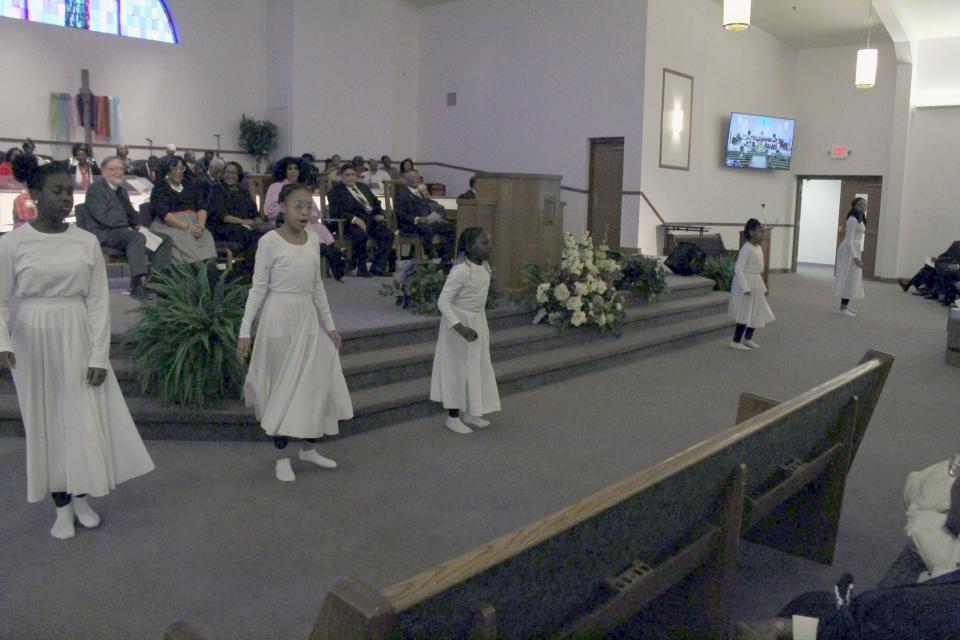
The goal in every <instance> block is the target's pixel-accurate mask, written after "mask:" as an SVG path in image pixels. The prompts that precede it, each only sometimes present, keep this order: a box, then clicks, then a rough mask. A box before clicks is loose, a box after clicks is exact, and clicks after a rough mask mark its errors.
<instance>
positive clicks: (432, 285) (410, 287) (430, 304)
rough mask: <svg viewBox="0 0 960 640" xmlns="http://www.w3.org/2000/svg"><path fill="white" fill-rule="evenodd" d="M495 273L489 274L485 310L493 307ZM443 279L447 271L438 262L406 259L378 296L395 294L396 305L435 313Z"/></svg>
mask: <svg viewBox="0 0 960 640" xmlns="http://www.w3.org/2000/svg"><path fill="white" fill-rule="evenodd" d="M495 276H496V273H495V272H494V273H492V274H491V276H490V293H489V294H488V295H487V309H495V308H496V306H497V298H498V296H497V293H496V288H495ZM446 281H447V274H445V273H444V272H443V269H442V268H441V267H440V265H438V264H434V263H433V262H432V261H428V262H419V263H415V262H412V261H410V262H406V263H404V264H403V265H402V266H401V267H400V268H398V270H397V278H396V279H395V280H394V281H393V284H385V285H383V286H382V287H380V295H382V296H386V297H396V299H397V306H398V307H403V308H404V309H409V310H410V311H412V312H413V313H415V314H417V315H420V316H435V315H437V314H439V313H440V311H439V309H437V300H438V299H439V298H440V292H441V291H443V284H444V283H445V282H446Z"/></svg>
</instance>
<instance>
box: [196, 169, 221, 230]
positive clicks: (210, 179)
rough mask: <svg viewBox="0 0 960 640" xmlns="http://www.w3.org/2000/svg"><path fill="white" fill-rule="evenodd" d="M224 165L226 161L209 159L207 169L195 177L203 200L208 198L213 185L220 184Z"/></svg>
mask: <svg viewBox="0 0 960 640" xmlns="http://www.w3.org/2000/svg"><path fill="white" fill-rule="evenodd" d="M224 166H226V163H225V162H224V161H223V160H221V159H220V158H214V159H213V160H211V161H210V166H209V167H207V170H206V171H205V172H204V173H203V174H202V175H201V176H200V177H198V178H197V186H198V187H200V192H201V193H202V194H203V199H204V201H206V200H207V199H209V198H210V194H212V193H213V189H214V187H216V186H217V185H219V184H220V180H221V178H222V177H223V168H224ZM207 213H209V211H208V212H207ZM208 226H209V225H208Z"/></svg>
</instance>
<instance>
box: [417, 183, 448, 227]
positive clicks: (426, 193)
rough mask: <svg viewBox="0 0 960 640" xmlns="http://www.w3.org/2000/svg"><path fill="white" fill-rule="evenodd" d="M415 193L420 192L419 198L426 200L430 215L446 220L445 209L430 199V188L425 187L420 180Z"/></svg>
mask: <svg viewBox="0 0 960 640" xmlns="http://www.w3.org/2000/svg"><path fill="white" fill-rule="evenodd" d="M417 191H419V192H420V195H421V196H423V197H424V198H426V200H427V206H428V207H430V213H436V214H437V215H439V216H440V217H441V218H442V219H444V220H446V219H447V208H446V207H445V206H443V205H442V204H440V203H439V202H437V201H436V200H434V199H433V198H431V197H430V188H429V187H427V185H426V183H424V182H423V179H422V178H421V182H420V184H418V185H417Z"/></svg>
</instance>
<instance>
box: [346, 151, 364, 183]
mask: <svg viewBox="0 0 960 640" xmlns="http://www.w3.org/2000/svg"><path fill="white" fill-rule="evenodd" d="M350 164H352V165H353V169H354V171H356V172H357V178H358V179H359V180H360V182H363V176H364V174H366V173H367V163H366V161H365V160H364V159H363V156H353V161H352V162H351V163H350Z"/></svg>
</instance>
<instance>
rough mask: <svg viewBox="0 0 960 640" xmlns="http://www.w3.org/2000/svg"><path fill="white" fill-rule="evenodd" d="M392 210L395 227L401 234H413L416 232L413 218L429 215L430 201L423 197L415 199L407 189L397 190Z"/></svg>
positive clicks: (405, 187) (404, 187)
mask: <svg viewBox="0 0 960 640" xmlns="http://www.w3.org/2000/svg"><path fill="white" fill-rule="evenodd" d="M393 210H394V212H395V213H396V214H397V227H398V228H399V229H400V231H402V232H403V233H414V232H415V230H416V223H415V222H414V219H415V218H423V217H426V216H428V215H430V201H429V200H428V199H427V198H424V197H422V196H421V197H417V196H415V195H413V194H412V193H411V192H410V189H409V187H407V186H403V187H400V188H398V189H397V192H396V194H395V195H394V197H393Z"/></svg>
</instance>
